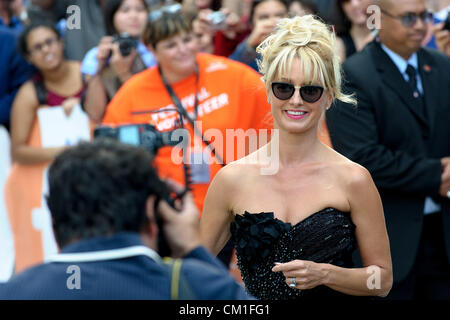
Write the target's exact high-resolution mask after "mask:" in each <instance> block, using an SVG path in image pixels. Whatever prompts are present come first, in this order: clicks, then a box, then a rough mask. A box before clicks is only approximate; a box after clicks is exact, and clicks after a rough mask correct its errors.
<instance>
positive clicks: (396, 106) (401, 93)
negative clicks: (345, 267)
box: [326, 0, 450, 299]
mask: <svg viewBox="0 0 450 320" xmlns="http://www.w3.org/2000/svg"><path fill="white" fill-rule="evenodd" d="M378 5H379V6H380V9H381V13H382V14H381V29H380V30H379V36H378V38H377V39H376V40H375V41H373V42H372V43H370V44H369V45H367V47H366V48H365V49H364V50H363V51H362V52H360V53H358V54H356V55H354V56H353V57H351V58H350V59H348V60H347V61H346V62H345V63H344V65H343V69H344V72H345V78H346V90H347V91H348V92H354V93H355V94H356V97H357V100H358V106H357V107H356V108H355V107H353V106H349V105H346V104H343V103H337V104H336V105H335V106H333V107H332V108H331V109H330V110H329V111H328V112H327V114H326V119H327V126H328V129H329V132H330V138H331V141H332V144H333V147H334V148H335V149H336V150H337V151H338V152H340V153H342V154H343V155H345V156H347V157H348V158H349V159H351V160H353V161H355V162H357V163H359V164H361V165H363V166H364V167H366V168H367V169H368V170H369V171H370V173H371V174H372V176H373V179H374V181H375V183H376V185H377V187H378V189H379V191H380V194H381V197H382V200H383V206H384V212H385V217H386V224H387V230H388V234H389V238H390V244H391V254H392V262H393V271H394V286H393V288H392V290H391V293H390V295H389V296H388V297H390V298H392V299H450V264H449V261H450V260H449V259H450V199H449V197H450V192H449V190H450V157H449V156H450V90H449V89H450V59H449V58H448V57H446V56H445V55H443V54H441V53H439V52H437V51H432V50H428V49H422V48H421V43H422V40H423V38H424V37H425V33H426V28H427V26H426V23H427V21H428V20H429V19H430V18H431V17H430V15H429V14H428V13H427V11H426V6H425V0H395V1H394V0H380V1H378Z"/></svg>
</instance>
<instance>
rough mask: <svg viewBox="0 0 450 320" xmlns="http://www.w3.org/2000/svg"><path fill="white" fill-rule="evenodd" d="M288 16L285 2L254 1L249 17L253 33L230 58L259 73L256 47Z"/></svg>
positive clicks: (272, 0)
mask: <svg viewBox="0 0 450 320" xmlns="http://www.w3.org/2000/svg"><path fill="white" fill-rule="evenodd" d="M287 16H288V6H287V3H286V1H284V0H253V2H252V7H251V11H250V17H249V22H250V23H251V26H252V27H251V28H252V31H251V33H250V35H249V36H248V37H247V38H246V39H244V40H243V41H242V42H241V43H240V44H239V45H238V46H237V48H236V50H234V52H233V53H232V54H231V55H230V57H229V58H230V59H232V60H236V61H239V62H242V63H245V64H247V65H248V66H250V67H252V68H253V69H254V70H255V71H258V65H257V62H256V61H257V58H258V54H257V53H256V47H257V46H258V45H259V44H260V43H261V42H262V41H263V40H264V39H265V38H266V37H267V36H269V35H270V34H271V33H272V32H273V31H274V30H275V26H276V24H277V23H278V21H279V20H280V19H281V18H285V17H287Z"/></svg>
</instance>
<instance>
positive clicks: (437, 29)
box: [433, 22, 450, 57]
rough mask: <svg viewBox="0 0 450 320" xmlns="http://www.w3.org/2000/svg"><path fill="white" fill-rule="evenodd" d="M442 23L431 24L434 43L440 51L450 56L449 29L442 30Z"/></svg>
mask: <svg viewBox="0 0 450 320" xmlns="http://www.w3.org/2000/svg"><path fill="white" fill-rule="evenodd" d="M443 27H444V23H443V22H442V23H438V24H436V25H434V26H433V33H434V36H435V38H436V45H437V47H438V49H439V50H440V51H442V52H443V53H445V54H446V55H447V56H449V57H450V31H449V30H442V28H443Z"/></svg>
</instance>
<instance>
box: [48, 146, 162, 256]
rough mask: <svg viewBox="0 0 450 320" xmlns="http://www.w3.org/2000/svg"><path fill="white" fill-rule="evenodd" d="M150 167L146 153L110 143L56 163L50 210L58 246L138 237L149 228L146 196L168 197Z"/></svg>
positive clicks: (51, 173) (72, 150) (80, 149)
mask: <svg viewBox="0 0 450 320" xmlns="http://www.w3.org/2000/svg"><path fill="white" fill-rule="evenodd" d="M151 161H152V157H151V155H150V154H149V153H147V151H145V150H143V149H140V148H138V147H134V146H130V145H125V144H122V143H120V142H117V141H115V140H112V139H110V138H100V139H96V140H94V141H93V142H89V143H88V142H82V143H80V144H79V145H77V146H76V147H73V148H70V149H67V150H66V151H64V152H63V153H62V154H60V155H59V156H58V157H56V159H55V161H54V162H53V163H52V165H51V166H50V169H49V171H48V181H49V195H48V196H47V204H48V207H49V209H50V212H51V215H52V218H53V228H54V232H55V238H56V241H57V243H58V245H59V246H60V247H64V246H65V245H67V244H69V243H70V242H71V241H73V240H79V239H85V238H90V237H98V236H107V235H112V234H115V233H117V232H123V231H129V232H140V231H141V230H142V228H143V227H144V226H145V224H146V222H148V219H147V217H146V211H145V205H146V200H147V198H148V196H150V195H156V196H157V199H160V198H161V197H163V196H164V195H166V194H168V189H167V186H166V184H165V183H164V182H162V181H161V180H160V179H159V178H158V176H157V174H156V171H155V169H154V168H153V167H152V166H151Z"/></svg>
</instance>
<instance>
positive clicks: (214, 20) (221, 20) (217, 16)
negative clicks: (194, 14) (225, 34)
mask: <svg viewBox="0 0 450 320" xmlns="http://www.w3.org/2000/svg"><path fill="white" fill-rule="evenodd" d="M208 19H209V21H211V24H212V25H213V27H214V29H217V30H219V29H223V28H224V27H225V19H226V15H225V14H224V13H223V12H220V11H214V12H213V13H211V14H209V15H208Z"/></svg>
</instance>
